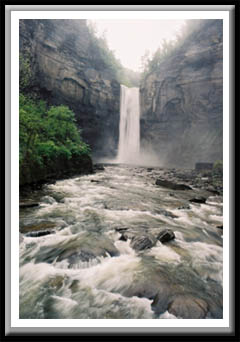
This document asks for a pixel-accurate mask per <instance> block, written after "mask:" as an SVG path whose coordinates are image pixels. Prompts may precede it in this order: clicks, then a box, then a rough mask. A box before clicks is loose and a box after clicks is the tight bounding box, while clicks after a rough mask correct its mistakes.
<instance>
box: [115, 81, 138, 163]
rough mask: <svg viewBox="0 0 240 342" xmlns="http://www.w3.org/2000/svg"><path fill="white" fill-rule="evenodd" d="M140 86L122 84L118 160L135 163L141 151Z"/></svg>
mask: <svg viewBox="0 0 240 342" xmlns="http://www.w3.org/2000/svg"><path fill="white" fill-rule="evenodd" d="M139 118H140V107H139V88H128V87H126V86H124V85H121V99H120V125H119V144H118V156H117V161H118V162H119V163H129V164H134V163H137V162H138V161H139V152H140V125H139Z"/></svg>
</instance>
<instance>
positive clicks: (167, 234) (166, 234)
mask: <svg viewBox="0 0 240 342" xmlns="http://www.w3.org/2000/svg"><path fill="white" fill-rule="evenodd" d="M157 239H158V240H159V241H161V242H162V243H165V242H168V241H171V240H173V239H175V234H174V232H173V231H172V230H170V229H164V230H163V231H162V232H160V233H159V234H158V236H157Z"/></svg>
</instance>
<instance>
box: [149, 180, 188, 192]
mask: <svg viewBox="0 0 240 342" xmlns="http://www.w3.org/2000/svg"><path fill="white" fill-rule="evenodd" d="M156 185H159V186H163V187H165V188H168V189H171V190H192V188H191V187H190V186H189V185H186V184H181V183H174V182H170V181H168V180H166V179H160V178H159V179H157V180H156Z"/></svg>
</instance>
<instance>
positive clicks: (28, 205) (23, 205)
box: [19, 202, 39, 209]
mask: <svg viewBox="0 0 240 342" xmlns="http://www.w3.org/2000/svg"><path fill="white" fill-rule="evenodd" d="M38 206H39V203H37V202H20V203H19V208H20V209H25V208H33V207H38Z"/></svg>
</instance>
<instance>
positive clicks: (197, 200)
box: [189, 196, 207, 203]
mask: <svg viewBox="0 0 240 342" xmlns="http://www.w3.org/2000/svg"><path fill="white" fill-rule="evenodd" d="M206 200H207V199H206V198H205V197H202V196H200V197H194V198H191V199H190V200H189V202H193V203H206Z"/></svg>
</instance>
